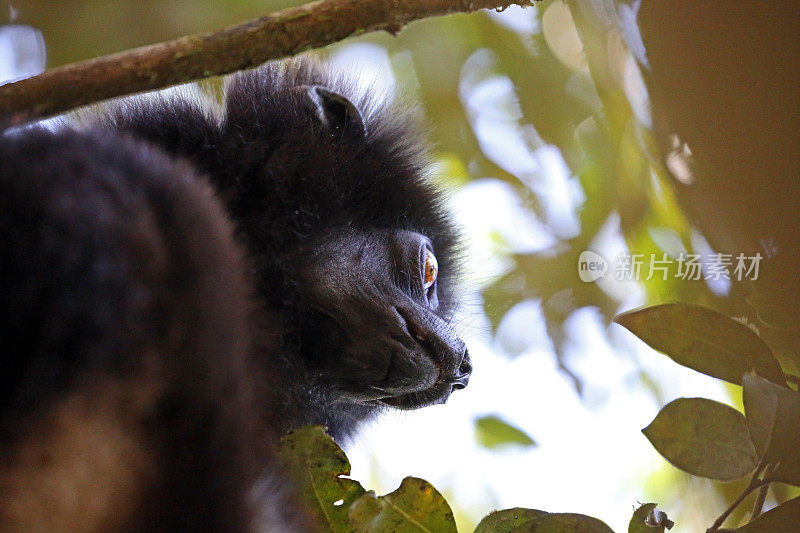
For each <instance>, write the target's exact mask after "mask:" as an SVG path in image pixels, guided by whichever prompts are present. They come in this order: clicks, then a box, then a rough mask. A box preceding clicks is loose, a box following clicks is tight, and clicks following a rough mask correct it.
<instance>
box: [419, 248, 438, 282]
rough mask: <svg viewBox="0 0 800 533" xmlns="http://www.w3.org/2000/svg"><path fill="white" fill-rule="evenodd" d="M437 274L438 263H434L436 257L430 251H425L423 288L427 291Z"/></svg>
mask: <svg viewBox="0 0 800 533" xmlns="http://www.w3.org/2000/svg"><path fill="white" fill-rule="evenodd" d="M438 274H439V263H438V262H436V256H435V255H433V252H431V251H430V250H425V275H424V277H423V288H424V289H425V290H426V291H427V290H428V289H430V288H431V285H433V283H434V282H435V281H436V276H437V275H438Z"/></svg>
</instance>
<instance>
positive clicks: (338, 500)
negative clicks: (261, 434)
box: [278, 426, 365, 532]
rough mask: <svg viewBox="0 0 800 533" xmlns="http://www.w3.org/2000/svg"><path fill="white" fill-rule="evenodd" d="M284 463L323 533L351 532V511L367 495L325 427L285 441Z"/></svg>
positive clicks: (292, 434) (308, 429)
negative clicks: (327, 532)
mask: <svg viewBox="0 0 800 533" xmlns="http://www.w3.org/2000/svg"><path fill="white" fill-rule="evenodd" d="M278 455H279V457H280V460H281V461H282V463H283V464H284V468H285V469H286V471H287V472H288V474H289V476H290V477H291V479H292V481H293V482H294V486H295V487H296V489H297V493H298V495H299V496H300V498H301V500H302V503H303V504H304V508H305V509H307V510H308V512H309V513H310V514H311V516H312V517H313V518H314V520H315V521H316V523H317V524H319V527H320V530H321V531H333V532H339V531H341V532H350V531H352V528H351V527H350V523H349V521H348V517H347V510H348V508H349V507H350V504H352V503H353V502H354V501H355V500H356V499H357V498H358V497H359V496H361V495H362V494H364V492H365V491H364V488H363V487H362V486H361V484H360V483H358V482H357V481H354V480H352V479H347V478H343V477H341V476H347V475H350V462H349V461H348V460H347V456H345V454H344V452H343V451H342V450H341V448H339V446H338V445H337V444H336V443H335V442H334V441H333V439H332V438H330V437H329V436H328V435H327V434H326V433H325V428H323V427H322V426H306V427H302V428H299V429H296V430H294V431H291V432H290V433H289V434H288V435H286V436H285V437H283V439H281V443H280V447H279V450H278Z"/></svg>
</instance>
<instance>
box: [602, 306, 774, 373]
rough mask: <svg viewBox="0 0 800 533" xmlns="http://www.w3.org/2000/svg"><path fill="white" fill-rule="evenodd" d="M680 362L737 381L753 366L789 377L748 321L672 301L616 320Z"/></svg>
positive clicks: (699, 370) (618, 316) (620, 316)
mask: <svg viewBox="0 0 800 533" xmlns="http://www.w3.org/2000/svg"><path fill="white" fill-rule="evenodd" d="M614 322H616V323H617V324H619V325H621V326H623V327H625V328H627V329H628V330H630V331H631V332H632V333H633V334H634V335H636V336H637V337H639V338H640V339H642V340H643V341H644V342H646V343H647V344H648V345H649V346H650V347H652V348H654V349H656V350H658V351H660V352H663V353H664V354H666V355H667V356H669V357H670V358H672V359H673V360H674V361H675V362H676V363H678V364H681V365H683V366H686V367H689V368H692V369H694V370H697V371H698V372H702V373H703V374H707V375H709V376H713V377H715V378H719V379H724V380H725V381H728V382H730V383H735V384H737V385H741V384H742V376H743V375H744V373H745V372H748V371H749V370H755V371H756V373H757V374H758V375H760V376H763V377H765V378H767V379H769V380H770V381H772V382H774V383H779V384H784V383H785V379H784V375H783V371H782V370H781V366H780V364H778V360H777V359H775V356H774V355H772V352H771V351H770V349H769V347H768V346H767V345H766V344H765V343H764V341H762V340H761V338H760V337H759V336H758V335H757V334H756V333H755V332H754V331H753V330H751V329H750V328H748V327H747V326H745V325H744V324H742V323H740V322H737V321H735V320H732V319H730V318H728V317H726V316H725V315H722V314H720V313H717V312H716V311H713V310H711V309H708V308H706V307H702V306H699V305H691V304H683V303H672V304H663V305H656V306H654V307H647V308H645V309H640V310H637V311H628V312H627V313H622V314H621V315H617V316H616V317H615V318H614Z"/></svg>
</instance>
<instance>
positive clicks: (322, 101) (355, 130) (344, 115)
mask: <svg viewBox="0 0 800 533" xmlns="http://www.w3.org/2000/svg"><path fill="white" fill-rule="evenodd" d="M295 90H297V91H301V92H302V93H303V94H304V95H305V97H306V98H307V99H308V104H309V106H310V108H311V111H312V112H313V113H314V115H315V116H316V117H317V118H318V119H319V121H320V122H322V124H323V125H325V127H326V128H328V129H329V130H331V131H336V130H343V131H344V132H345V134H347V135H350V136H352V137H363V136H365V135H366V134H367V128H366V126H365V125H364V119H363V117H362V116H361V112H360V111H359V110H358V108H357V107H356V106H355V105H353V103H352V102H351V101H350V100H348V99H347V98H345V97H344V96H342V95H341V94H339V93H336V92H333V91H331V90H330V89H326V88H325V87H322V86H320V85H300V86H299V87H297V88H296V89H295Z"/></svg>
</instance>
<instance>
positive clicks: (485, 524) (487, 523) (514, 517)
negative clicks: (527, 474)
mask: <svg viewBox="0 0 800 533" xmlns="http://www.w3.org/2000/svg"><path fill="white" fill-rule="evenodd" d="M547 514H548V513H547V512H545V511H539V510H538V509H525V508H523V507H514V508H513V509H504V510H502V511H493V512H492V513H489V514H488V515H486V516H485V517H483V520H481V523H480V524H478V527H477V528H475V533H509V532H511V531H514V529H515V528H516V527H517V526H520V525H522V524H524V523H526V522H529V521H531V520H538V519H540V518H541V517H543V516H545V515H547Z"/></svg>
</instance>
